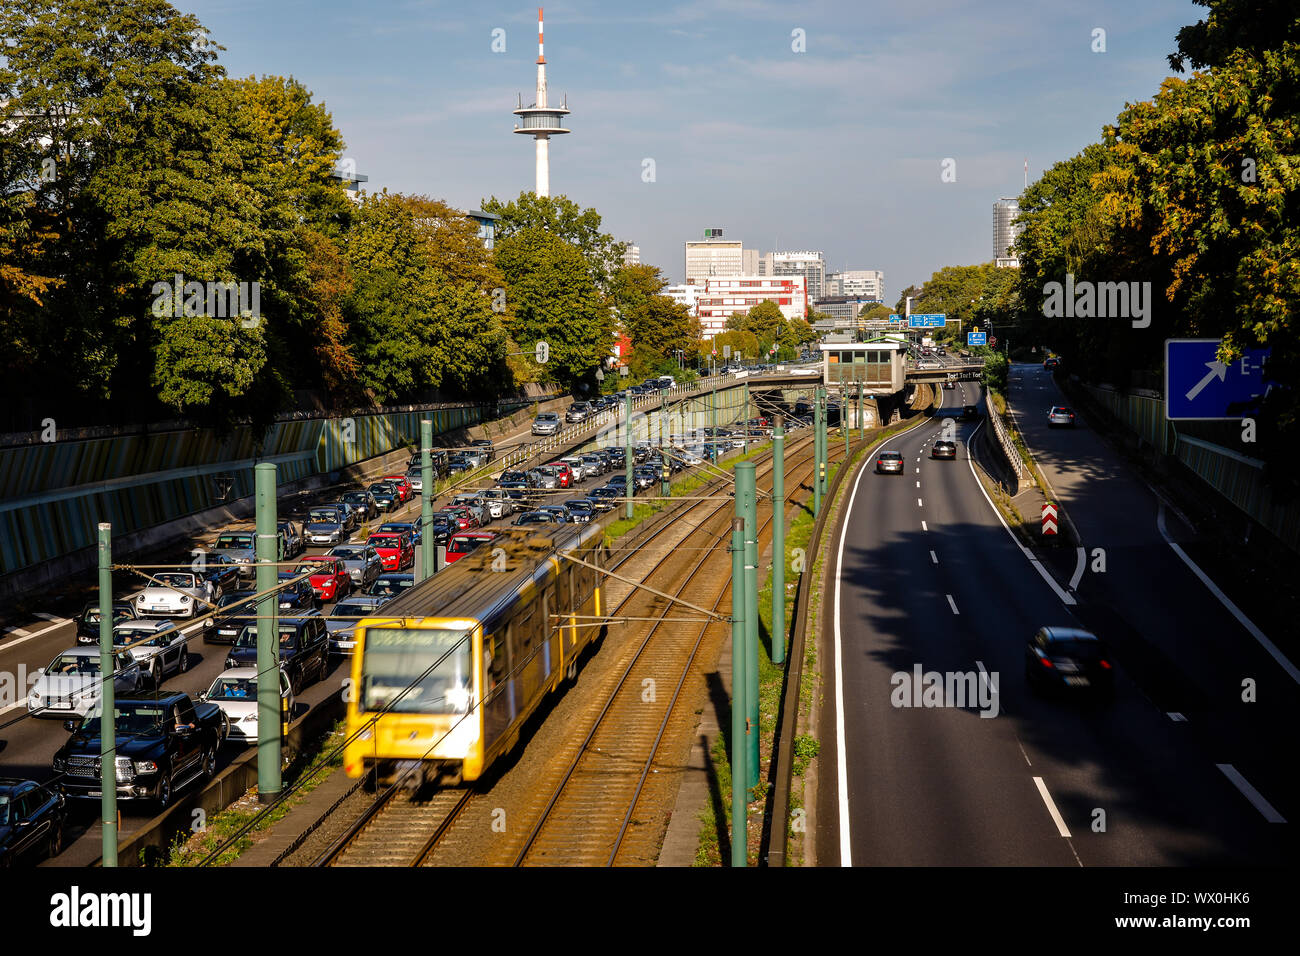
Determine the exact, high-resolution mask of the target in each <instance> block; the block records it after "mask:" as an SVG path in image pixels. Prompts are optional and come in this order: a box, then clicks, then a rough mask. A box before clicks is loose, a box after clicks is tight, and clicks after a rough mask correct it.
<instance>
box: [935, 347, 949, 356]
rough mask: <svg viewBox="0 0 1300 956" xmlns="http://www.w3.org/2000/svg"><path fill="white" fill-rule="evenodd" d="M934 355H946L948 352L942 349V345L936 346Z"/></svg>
mask: <svg viewBox="0 0 1300 956" xmlns="http://www.w3.org/2000/svg"><path fill="white" fill-rule="evenodd" d="M934 354H935V355H947V354H948V352H947V351H946V350H945V349H944V347H943V346H942V345H936V346H935V347H934Z"/></svg>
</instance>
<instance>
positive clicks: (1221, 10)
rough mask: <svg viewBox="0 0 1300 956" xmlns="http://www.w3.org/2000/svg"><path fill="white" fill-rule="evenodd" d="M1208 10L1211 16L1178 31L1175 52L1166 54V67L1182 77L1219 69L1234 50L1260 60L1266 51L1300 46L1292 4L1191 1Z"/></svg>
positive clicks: (1280, 0) (1287, 0) (1299, 23)
mask: <svg viewBox="0 0 1300 956" xmlns="http://www.w3.org/2000/svg"><path fill="white" fill-rule="evenodd" d="M1193 2H1194V3H1196V4H1197V5H1199V6H1202V7H1208V8H1209V10H1210V15H1209V16H1208V17H1206V18H1205V19H1204V20H1200V21H1198V22H1197V23H1194V24H1192V25H1190V26H1185V27H1183V28H1182V29H1181V30H1179V31H1178V51H1177V52H1176V53H1171V54H1169V66H1170V67H1171V68H1172V69H1173V70H1174V71H1175V72H1178V73H1182V72H1183V71H1184V69H1185V67H1186V65H1187V64H1191V66H1192V68H1193V69H1197V70H1199V69H1204V68H1205V67H1212V68H1213V67H1219V66H1222V65H1223V64H1224V63H1226V62H1227V60H1228V58H1229V57H1230V56H1231V55H1232V53H1233V52H1234V51H1236V50H1244V51H1245V52H1247V53H1249V54H1250V55H1251V56H1252V57H1254V58H1255V59H1259V58H1260V57H1262V56H1263V55H1264V53H1265V51H1268V50H1273V51H1276V50H1280V49H1281V48H1282V45H1283V43H1285V42H1286V41H1291V42H1300V16H1297V15H1296V5H1295V2H1294V0H1193Z"/></svg>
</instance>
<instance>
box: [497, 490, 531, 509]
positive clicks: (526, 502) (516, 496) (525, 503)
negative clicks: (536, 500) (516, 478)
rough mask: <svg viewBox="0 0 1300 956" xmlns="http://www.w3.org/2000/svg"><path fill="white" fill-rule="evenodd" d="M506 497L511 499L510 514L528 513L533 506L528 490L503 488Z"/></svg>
mask: <svg viewBox="0 0 1300 956" xmlns="http://www.w3.org/2000/svg"><path fill="white" fill-rule="evenodd" d="M501 490H502V491H504V492H505V494H506V497H507V498H509V499H510V513H511V514H518V513H519V512H521V511H527V510H528V509H529V508H530V507H531V506H532V499H531V498H530V497H529V495H528V488H527V487H524V488H502V489H501Z"/></svg>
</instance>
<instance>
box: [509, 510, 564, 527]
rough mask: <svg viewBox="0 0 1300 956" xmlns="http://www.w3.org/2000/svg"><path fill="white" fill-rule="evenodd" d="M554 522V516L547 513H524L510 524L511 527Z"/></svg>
mask: <svg viewBox="0 0 1300 956" xmlns="http://www.w3.org/2000/svg"><path fill="white" fill-rule="evenodd" d="M556 520H557V519H556V517H555V515H553V514H551V512H549V511H525V512H524V513H523V514H521V515H519V516H518V517H517V518H515V520H514V521H512V522H510V523H511V524H513V525H525V524H554V523H555V521H556Z"/></svg>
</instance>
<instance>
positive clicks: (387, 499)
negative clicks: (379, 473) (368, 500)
mask: <svg viewBox="0 0 1300 956" xmlns="http://www.w3.org/2000/svg"><path fill="white" fill-rule="evenodd" d="M366 491H368V492H370V494H371V495H372V496H373V497H374V499H375V503H376V504H377V505H379V510H380V511H392V510H393V509H394V508H396V507H397V504H398V502H397V489H396V488H394V487H393V486H392V484H390V483H389V482H387V481H376V482H375V483H374V484H373V485H371V486H370V487H369V488H367V489H366Z"/></svg>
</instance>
